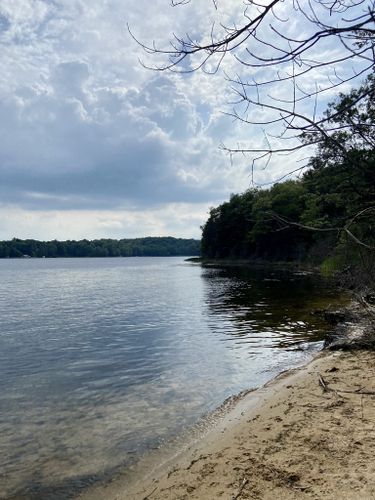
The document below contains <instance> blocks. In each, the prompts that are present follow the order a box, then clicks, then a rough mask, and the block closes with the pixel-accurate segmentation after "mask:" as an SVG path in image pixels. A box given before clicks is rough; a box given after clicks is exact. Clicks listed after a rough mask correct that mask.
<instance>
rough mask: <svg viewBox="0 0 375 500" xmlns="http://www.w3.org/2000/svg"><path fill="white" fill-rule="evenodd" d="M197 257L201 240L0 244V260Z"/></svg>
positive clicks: (109, 240) (124, 240) (164, 238)
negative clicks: (21, 258) (25, 258)
mask: <svg viewBox="0 0 375 500" xmlns="http://www.w3.org/2000/svg"><path fill="white" fill-rule="evenodd" d="M199 254H200V241H199V240H194V239H184V238H172V237H159V238H156V237H155V238H154V237H148V238H137V239H123V240H112V239H100V240H92V241H89V240H80V241H70V240H68V241H57V240H53V241H37V240H20V239H18V238H13V239H12V240H11V241H0V258H19V257H24V256H28V257H139V256H149V257H155V256H160V257H162V256H178V255H184V256H192V255H199Z"/></svg>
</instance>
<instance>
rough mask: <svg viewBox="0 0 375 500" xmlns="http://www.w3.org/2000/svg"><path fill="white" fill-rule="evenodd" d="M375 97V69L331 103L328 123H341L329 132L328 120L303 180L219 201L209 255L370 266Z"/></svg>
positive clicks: (208, 235)
mask: <svg viewBox="0 0 375 500" xmlns="http://www.w3.org/2000/svg"><path fill="white" fill-rule="evenodd" d="M360 96H362V97H363V98H362V99H361V100H360V105H357V104H356V103H357V102H359V101H358V99H359V97H360ZM374 101H375V79H374V77H373V76H370V77H369V78H368V79H367V80H366V82H365V83H364V84H363V85H362V86H361V87H360V88H359V89H357V90H353V91H351V92H350V93H349V94H347V95H342V94H341V95H340V96H339V98H338V100H337V101H336V102H334V103H332V104H330V105H329V107H328V110H327V112H326V117H328V118H329V121H328V123H327V127H328V126H330V127H331V126H332V124H333V125H335V126H337V130H336V129H335V131H334V132H333V133H332V134H331V135H330V136H328V135H327V137H326V136H325V133H324V128H323V131H322V132H321V133H322V134H323V137H324V140H323V141H321V145H320V146H319V149H318V151H317V154H316V155H315V156H314V157H313V158H312V159H311V160H310V169H309V170H308V171H307V172H306V173H305V175H304V176H303V177H302V178H301V179H300V180H298V181H286V182H283V183H279V184H275V185H274V186H273V187H272V188H270V189H267V190H250V191H247V192H245V193H244V194H242V195H236V196H232V197H231V199H230V201H229V202H226V203H224V204H222V205H220V206H219V207H216V208H212V209H211V212H210V217H209V219H208V220H207V222H206V224H205V225H204V226H203V228H202V229H203V237H202V254H203V256H205V257H209V258H215V257H219V258H227V257H230V258H235V257H240V258H243V257H247V258H251V259H257V258H261V259H266V260H298V261H301V260H305V261H309V262H313V263H316V264H320V265H321V269H322V271H323V272H324V273H331V272H333V271H336V270H338V269H343V268H344V267H345V266H356V268H359V267H361V266H362V268H364V267H365V263H366V266H367V267H366V269H367V268H370V267H371V265H370V263H371V262H373V260H374V258H373V256H374V251H373V250H371V248H372V247H374V246H375V231H374V225H375V223H374V221H375V217H374V215H375V139H374V136H373V135H374V134H373V130H374V119H375V103H374ZM316 133H317V134H318V133H319V132H316ZM312 139H314V138H312V137H311V136H309V137H308V138H307V137H305V140H306V141H307V142H308V141H309V140H312ZM348 231H350V233H351V234H350V233H349V232H348ZM353 236H354V237H353ZM355 238H356V239H357V240H359V242H360V243H358V242H356V241H355ZM361 243H363V244H361ZM369 247H371V248H369ZM367 274H369V273H367ZM370 274H371V273H370Z"/></svg>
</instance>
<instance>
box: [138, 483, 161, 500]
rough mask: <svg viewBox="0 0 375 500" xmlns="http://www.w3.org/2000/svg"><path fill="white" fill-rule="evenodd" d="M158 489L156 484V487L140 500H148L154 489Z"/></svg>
mask: <svg viewBox="0 0 375 500" xmlns="http://www.w3.org/2000/svg"><path fill="white" fill-rule="evenodd" d="M157 489H158V487H157V486H156V488H154V489H153V490H152V491H151V493H149V494H148V495H146V496H145V497H143V499H142V500H148V499H149V498H150V496H151V495H152V494H153V493H155V491H156V490H157Z"/></svg>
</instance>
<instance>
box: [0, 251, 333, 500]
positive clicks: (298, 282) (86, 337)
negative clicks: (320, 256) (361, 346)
mask: <svg viewBox="0 0 375 500" xmlns="http://www.w3.org/2000/svg"><path fill="white" fill-rule="evenodd" d="M0 278H1V288H0V318H1V328H0V497H1V498H7V497H11V496H12V495H16V494H17V495H18V497H17V498H38V499H40V498H43V499H47V498H51V499H52V498H54V499H56V498H71V497H72V496H73V494H74V493H75V492H77V491H79V490H80V489H81V488H84V487H86V486H88V485H90V484H91V483H92V482H94V481H96V480H98V479H102V478H107V477H108V478H109V477H111V475H112V474H114V473H115V472H116V471H118V470H119V469H121V468H124V467H127V466H128V465H129V464H131V463H133V462H135V461H136V460H137V458H138V457H139V456H140V455H141V454H142V453H147V451H148V450H151V449H154V448H157V447H160V446H162V445H163V443H165V442H167V441H168V440H169V439H171V438H173V437H174V436H176V435H177V434H180V433H181V432H183V431H185V430H186V429H189V427H190V426H192V425H193V424H194V423H196V422H197V421H198V420H199V419H200V417H202V416H203V415H205V414H207V413H209V412H210V411H213V410H214V409H215V408H216V407H217V406H218V405H220V403H221V402H222V401H223V400H224V399H226V398H227V397H228V396H230V395H232V394H236V393H238V392H240V391H242V390H244V389H248V388H253V387H258V386H259V385H261V384H264V383H265V382H266V381H268V380H269V379H271V378H272V377H274V376H275V375H277V374H278V373H280V372H281V371H282V370H284V369H286V368H289V367H292V366H297V365H299V364H302V363H304V362H306V361H307V360H308V359H309V357H311V355H312V353H314V352H315V351H317V350H318V349H320V348H321V346H322V340H323V338H324V333H325V331H326V325H325V324H324V322H323V321H322V319H320V318H319V317H318V316H316V315H311V314H310V312H311V310H312V309H314V308H317V307H324V306H326V305H327V304H328V303H329V302H331V303H334V302H335V301H337V300H338V293H337V290H336V289H335V288H334V287H333V286H332V285H331V284H330V283H329V282H327V281H326V280H323V279H322V278H318V277H316V276H313V275H309V274H305V273H290V272H283V271H278V270H275V269H268V270H265V269H255V270H254V269H253V270H252V269H250V268H243V267H227V268H222V267H221V268H220V267H212V266H208V267H205V266H202V265H200V264H192V263H189V262H185V261H184V259H183V258H178V257H169V258H162V257H159V258H146V257H145V258H112V259H111V258H103V259H91V258H87V259H18V260H1V261H0Z"/></svg>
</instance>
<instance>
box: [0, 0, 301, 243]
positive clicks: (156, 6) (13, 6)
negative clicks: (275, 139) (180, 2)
mask: <svg viewBox="0 0 375 500" xmlns="http://www.w3.org/2000/svg"><path fill="white" fill-rule="evenodd" d="M220 8H221V11H220V15H221V16H222V19H226V20H227V21H228V22H229V21H230V22H231V21H233V20H236V16H237V15H239V14H242V11H239V10H238V5H237V3H236V2H233V1H230V0H222V3H221V4H220ZM217 15H218V14H217V12H216V11H215V9H213V6H212V4H211V3H210V2H208V1H206V0H205V1H199V0H197V1H196V2H195V3H194V5H193V4H191V5H187V6H180V7H175V8H172V7H171V5H170V2H169V1H168V0H153V2H150V1H149V0H137V2H134V1H132V0H90V2H88V1H86V2H84V1H83V0H64V1H60V0H18V1H17V2H15V1H14V0H2V1H1V4H0V54H1V55H0V136H1V144H0V178H1V182H0V239H10V238H13V237H18V238H35V239H41V240H50V239H60V240H63V239H81V238H88V239H93V238H133V237H141V236H166V235H171V236H176V237H187V238H189V237H195V238H199V237H200V234H201V231H200V226H201V225H202V224H203V223H204V221H205V220H206V218H207V215H208V211H209V208H210V207H212V206H215V205H217V204H219V203H221V202H223V201H224V200H226V199H228V197H229V196H230V194H231V193H235V192H242V191H244V190H245V189H247V188H249V187H250V186H251V178H250V173H251V160H250V159H249V158H246V157H242V156H241V157H236V158H235V160H234V161H231V159H230V158H229V157H228V155H227V154H225V153H224V152H223V151H222V150H221V149H220V148H219V146H220V144H222V143H225V144H228V143H229V144H233V143H236V141H241V140H247V141H250V142H251V143H253V144H257V143H259V144H261V143H262V141H264V138H263V136H262V131H261V130H258V129H255V128H254V129H249V128H248V127H247V128H245V127H243V126H242V124H241V123H239V122H238V121H234V120H233V119H232V118H231V117H229V116H227V115H226V114H225V113H226V112H228V111H229V110H231V109H232V104H231V99H232V96H231V94H230V89H229V86H228V83H227V82H226V80H225V73H226V72H230V70H231V69H232V66H233V64H234V60H233V58H232V59H230V58H228V59H226V60H225V61H224V63H223V68H222V71H219V72H218V73H217V74H215V75H208V74H206V73H204V72H195V73H191V74H184V75H178V74H175V73H170V72H157V71H151V70H149V69H145V68H144V67H143V66H142V65H141V64H140V62H139V58H143V59H144V57H145V54H144V53H143V51H142V49H141V47H140V46H139V45H137V44H136V43H135V41H134V40H133V39H132V37H131V36H130V34H129V32H128V30H127V25H129V26H130V27H131V30H132V31H133V33H134V34H135V35H136V36H137V38H138V39H139V40H142V41H144V42H145V43H152V41H153V40H155V41H156V42H157V43H160V44H163V43H165V42H166V41H168V40H169V39H170V38H171V37H172V36H173V32H177V33H185V32H190V33H193V34H194V33H200V32H207V27H209V26H210V24H211V22H212V21H213V20H215V16H217ZM146 62H147V61H146ZM148 62H150V59H148ZM293 161H294V160H293ZM293 161H292V160H291V159H290V158H285V157H284V158H283V159H282V160H279V161H278V163H275V164H272V165H270V166H269V167H268V168H267V169H266V170H262V169H260V171H259V177H258V179H259V181H260V182H267V181H270V180H272V179H273V178H275V177H277V176H278V175H280V174H281V173H284V172H286V171H288V170H290V169H292V168H293V166H294V165H295V164H294V163H293Z"/></svg>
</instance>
